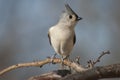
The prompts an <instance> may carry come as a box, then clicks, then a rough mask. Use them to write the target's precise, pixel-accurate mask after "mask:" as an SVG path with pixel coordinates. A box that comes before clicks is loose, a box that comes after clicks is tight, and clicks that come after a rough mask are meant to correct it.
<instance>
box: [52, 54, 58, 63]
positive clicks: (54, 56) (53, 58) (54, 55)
mask: <svg viewBox="0 0 120 80" xmlns="http://www.w3.org/2000/svg"><path fill="white" fill-rule="evenodd" d="M56 55H57V54H56V53H55V54H54V55H53V56H52V58H51V62H52V64H55V63H54V61H53V59H54V58H56V57H55V56H56Z"/></svg>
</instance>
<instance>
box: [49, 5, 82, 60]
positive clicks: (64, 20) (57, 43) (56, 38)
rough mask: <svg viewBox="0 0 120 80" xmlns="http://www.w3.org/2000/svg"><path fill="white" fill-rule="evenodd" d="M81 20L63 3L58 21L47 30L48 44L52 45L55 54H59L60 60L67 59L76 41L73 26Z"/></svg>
mask: <svg viewBox="0 0 120 80" xmlns="http://www.w3.org/2000/svg"><path fill="white" fill-rule="evenodd" d="M80 20H82V17H79V16H78V15H77V14H76V13H75V12H74V11H73V10H72V8H71V7H70V6H69V4H65V10H64V11H63V12H62V15H61V17H60V19H59V21H58V23H57V24H56V25H54V26H52V27H50V28H49V30H48V38H49V42H50V45H51V46H52V47H53V49H54V51H55V54H54V55H53V57H52V58H55V56H56V55H57V54H58V55H60V56H61V60H62V61H63V60H64V59H67V58H68V57H69V56H70V53H71V51H72V49H73V47H74V45H75V43H76V35H75V26H76V24H77V22H78V21H80Z"/></svg>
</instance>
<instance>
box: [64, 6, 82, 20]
mask: <svg viewBox="0 0 120 80" xmlns="http://www.w3.org/2000/svg"><path fill="white" fill-rule="evenodd" d="M65 8H66V12H68V13H69V14H74V15H75V16H76V17H77V21H79V20H82V18H81V17H79V16H78V15H77V14H76V13H75V12H74V11H73V10H72V8H71V7H70V6H69V5H68V4H65Z"/></svg>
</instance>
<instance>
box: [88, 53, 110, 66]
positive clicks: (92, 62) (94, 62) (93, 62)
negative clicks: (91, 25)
mask: <svg viewBox="0 0 120 80" xmlns="http://www.w3.org/2000/svg"><path fill="white" fill-rule="evenodd" d="M105 54H110V51H106V52H104V51H103V52H102V54H101V55H100V56H99V57H98V58H97V59H96V60H95V61H92V60H89V61H88V65H87V66H88V68H93V67H94V66H95V64H96V63H98V62H100V59H101V58H102V57H103V56H104V55H105Z"/></svg>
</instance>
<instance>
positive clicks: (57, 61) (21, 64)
mask: <svg viewBox="0 0 120 80" xmlns="http://www.w3.org/2000/svg"><path fill="white" fill-rule="evenodd" d="M53 62H54V63H60V64H61V59H58V58H55V59H53ZM48 63H51V58H47V59H45V60H42V61H37V62H30V63H20V64H16V65H12V66H10V67H7V68H5V69H3V70H2V71H0V75H3V74H5V73H6V72H9V71H11V70H14V69H17V68H22V67H30V66H31V67H32V66H35V67H42V66H43V65H45V64H48ZM63 63H64V65H66V66H69V67H71V68H73V69H74V70H76V71H77V72H81V71H85V70H87V69H85V68H83V67H82V66H81V65H79V64H76V63H74V62H70V61H69V60H64V62H63Z"/></svg>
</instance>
